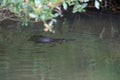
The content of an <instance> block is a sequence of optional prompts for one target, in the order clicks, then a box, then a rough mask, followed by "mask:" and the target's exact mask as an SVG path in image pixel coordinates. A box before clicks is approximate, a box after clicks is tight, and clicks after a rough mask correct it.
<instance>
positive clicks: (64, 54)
mask: <svg viewBox="0 0 120 80" xmlns="http://www.w3.org/2000/svg"><path fill="white" fill-rule="evenodd" d="M84 18H85V17H84V16H81V19H80V20H76V21H75V22H74V23H73V24H72V26H73V28H74V26H75V28H74V30H72V31H71V32H68V31H67V29H68V27H69V24H64V28H63V29H65V31H63V33H62V34H60V33H56V34H47V33H44V32H43V33H41V30H40V29H35V28H33V27H31V28H29V29H24V30H21V31H19V32H16V31H11V30H7V31H6V30H4V29H3V30H1V33H0V79H1V80H119V78H120V77H119V76H120V58H119V57H120V54H119V53H120V45H119V44H120V42H119V40H118V39H112V38H109V37H108V38H107V39H106V38H104V37H106V36H108V33H107V29H109V28H108V27H107V29H106V31H105V33H104V35H103V39H101V38H99V34H100V33H101V30H100V29H99V28H101V27H100V26H101V25H102V26H103V27H104V26H107V25H109V24H108V23H106V22H107V21H106V20H102V18H100V19H98V18H97V19H96V18H95V19H94V18H93V17H92V18H91V20H89V19H86V18H85V19H84ZM87 20H88V21H87ZM95 20H97V21H99V22H95ZM92 21H94V23H93V24H92ZM100 21H101V22H100ZM86 22H90V23H88V24H86ZM100 23H103V24H100ZM95 25H97V26H98V27H96V26H95ZM114 25H118V24H117V23H114ZM92 26H94V27H93V28H92ZM33 34H44V35H47V36H50V37H53V38H57V37H59V38H68V39H76V40H75V41H71V42H66V43H63V44H56V45H55V46H52V47H50V46H51V45H52V44H37V43H34V42H31V41H28V39H29V38H30V36H32V35H33Z"/></svg>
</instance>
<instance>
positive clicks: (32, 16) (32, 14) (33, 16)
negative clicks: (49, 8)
mask: <svg viewBox="0 0 120 80" xmlns="http://www.w3.org/2000/svg"><path fill="white" fill-rule="evenodd" d="M29 16H30V17H31V18H37V17H38V15H37V14H34V13H29Z"/></svg>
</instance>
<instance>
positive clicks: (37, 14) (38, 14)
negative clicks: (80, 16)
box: [0, 0, 101, 32]
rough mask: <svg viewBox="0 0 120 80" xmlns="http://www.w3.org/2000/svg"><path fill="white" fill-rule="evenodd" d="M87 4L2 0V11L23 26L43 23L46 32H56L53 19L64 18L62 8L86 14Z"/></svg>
mask: <svg viewBox="0 0 120 80" xmlns="http://www.w3.org/2000/svg"><path fill="white" fill-rule="evenodd" d="M100 1H101V0H95V7H96V8H97V9H99V6H100ZM87 2H89V0H0V10H6V9H7V10H9V11H10V12H11V13H14V14H15V16H16V17H18V18H19V20H20V21H21V22H23V25H28V22H38V21H43V22H44V25H45V29H44V30H45V31H52V32H54V31H53V30H52V28H53V24H54V22H56V21H53V19H55V18H56V17H58V16H62V10H61V6H62V7H63V9H64V10H67V9H68V7H69V6H74V7H73V13H75V12H84V11H85V10H84V8H85V7H87ZM53 12H54V13H53ZM3 14H4V13H3ZM47 20H50V23H46V21H47ZM51 22H52V23H51ZM49 24H50V25H49Z"/></svg>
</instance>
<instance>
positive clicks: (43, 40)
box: [28, 35, 74, 43]
mask: <svg viewBox="0 0 120 80" xmlns="http://www.w3.org/2000/svg"><path fill="white" fill-rule="evenodd" d="M73 40H74V39H64V38H49V37H46V36H43V35H33V36H32V37H31V38H30V39H29V40H28V41H34V42H35V43H64V42H67V41H73Z"/></svg>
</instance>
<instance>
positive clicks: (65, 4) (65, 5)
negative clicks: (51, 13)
mask: <svg viewBox="0 0 120 80" xmlns="http://www.w3.org/2000/svg"><path fill="white" fill-rule="evenodd" d="M67 7H68V5H67V3H66V2H63V8H64V10H67Z"/></svg>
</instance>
